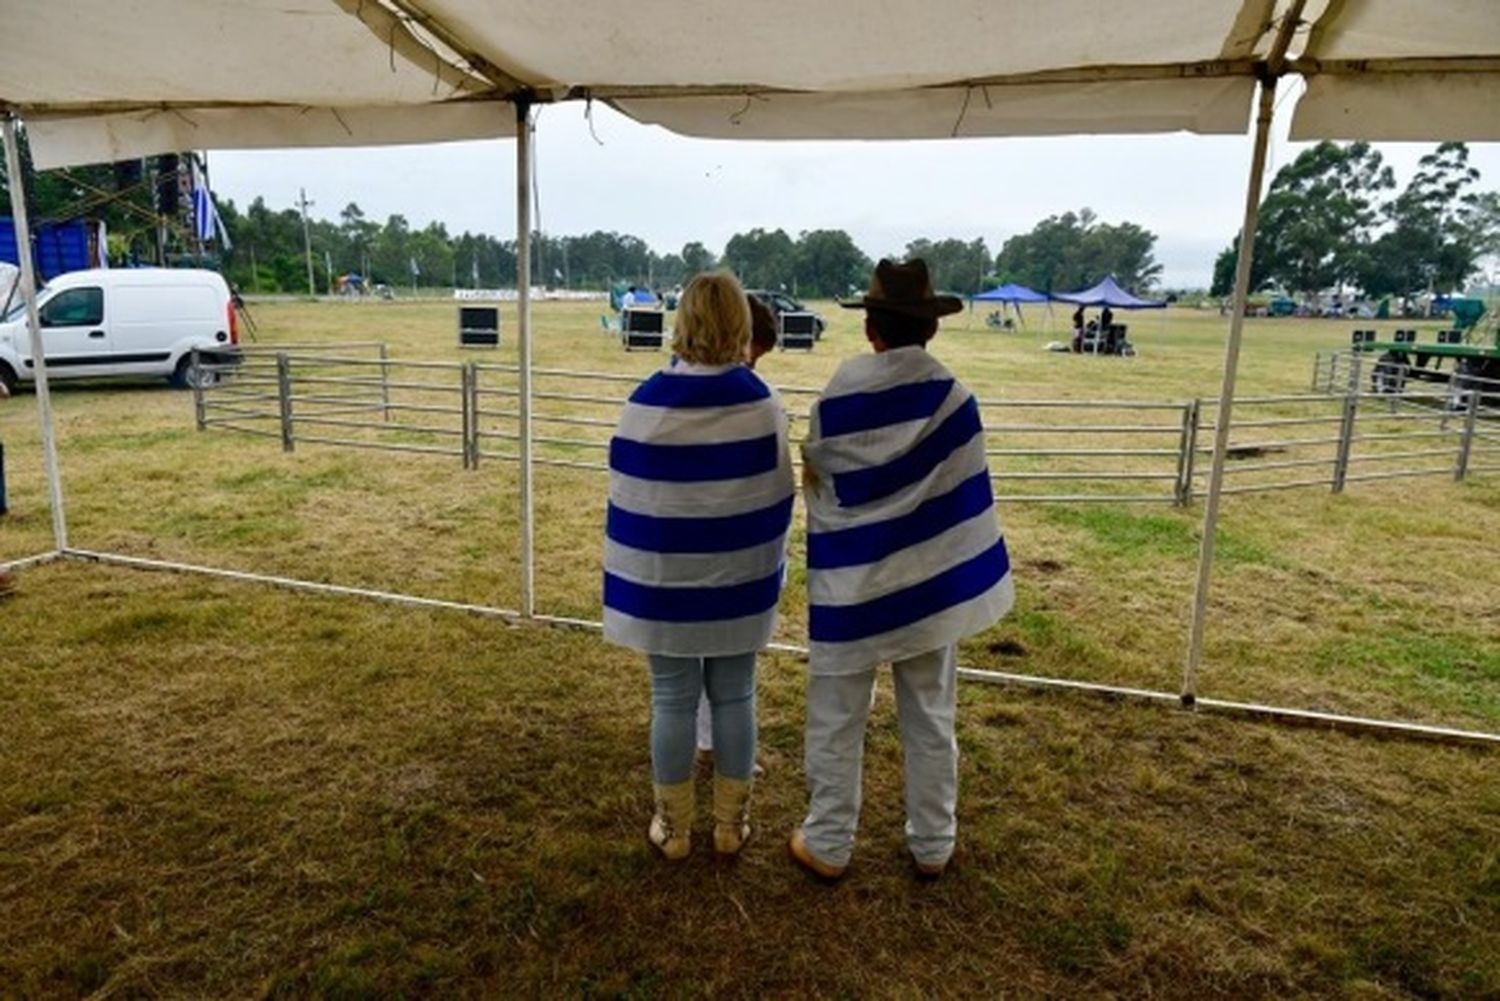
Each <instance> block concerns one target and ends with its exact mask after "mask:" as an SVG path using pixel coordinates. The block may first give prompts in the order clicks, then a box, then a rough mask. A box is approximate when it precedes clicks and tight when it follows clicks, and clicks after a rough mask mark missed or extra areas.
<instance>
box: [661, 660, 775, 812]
mask: <svg viewBox="0 0 1500 1001" xmlns="http://www.w3.org/2000/svg"><path fill="white" fill-rule="evenodd" d="M648 660H649V661H650V664H651V773H652V776H653V778H655V780H656V783H657V784H658V785H676V784H677V783H679V782H686V781H687V780H688V779H690V778H692V777H693V753H694V751H695V749H696V743H697V742H696V740H695V733H694V723H695V719H696V716H697V713H698V697H699V694H700V693H703V692H707V693H708V702H709V706H710V708H711V710H712V713H713V731H714V770H715V771H716V772H718V773H719V774H720V775H723V776H724V777H725V778H731V779H748V778H749V777H750V771H751V769H752V768H754V767H755V654H754V653H753V652H752V653H741V654H735V655H733V656H729V657H664V656H661V655H659V654H651V655H650V656H649V657H648Z"/></svg>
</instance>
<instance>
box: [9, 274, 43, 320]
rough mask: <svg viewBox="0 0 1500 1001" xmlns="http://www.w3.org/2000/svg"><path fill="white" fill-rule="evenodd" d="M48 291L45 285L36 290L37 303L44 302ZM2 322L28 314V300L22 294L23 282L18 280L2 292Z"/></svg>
mask: <svg viewBox="0 0 1500 1001" xmlns="http://www.w3.org/2000/svg"><path fill="white" fill-rule="evenodd" d="M46 292H47V286H45V285H43V286H42V287H41V288H39V289H37V290H36V300H37V305H38V306H40V305H41V304H42V299H43V297H44V296H45V294H46ZM0 298H3V301H0V310H3V312H0V323H9V322H10V321H11V320H19V319H20V318H21V317H23V316H25V315H26V300H25V299H24V298H23V297H22V296H21V283H20V282H17V283H16V284H14V285H12V286H11V287H10V288H9V289H7V290H5V291H4V292H3V293H0Z"/></svg>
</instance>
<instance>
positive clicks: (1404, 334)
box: [1396, 330, 1417, 344]
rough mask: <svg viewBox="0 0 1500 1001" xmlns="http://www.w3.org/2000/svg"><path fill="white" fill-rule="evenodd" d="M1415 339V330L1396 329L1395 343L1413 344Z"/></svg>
mask: <svg viewBox="0 0 1500 1001" xmlns="http://www.w3.org/2000/svg"><path fill="white" fill-rule="evenodd" d="M1416 340H1417V332H1416V331H1415V330H1398V331H1396V343H1397V344H1413V343H1415V342H1416Z"/></svg>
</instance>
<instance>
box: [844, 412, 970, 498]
mask: <svg viewBox="0 0 1500 1001" xmlns="http://www.w3.org/2000/svg"><path fill="white" fill-rule="evenodd" d="M982 430H983V427H982V426H981V425H980V423H979V404H978V403H976V402H975V401H974V397H972V396H971V397H969V398H968V399H967V400H965V401H964V402H963V406H961V407H959V408H958V409H957V410H955V411H953V413H951V414H949V415H948V416H947V418H945V419H944V420H943V423H941V424H939V425H938V426H937V427H936V428H935V429H934V430H933V431H932V433H931V434H929V435H928V436H927V437H925V438H923V439H922V440H921V441H919V442H917V444H916V445H914V446H913V447H912V449H911V450H910V451H908V452H907V453H906V454H905V455H902V456H900V457H898V458H896V459H893V460H891V461H890V462H887V463H886V464H885V465H883V466H870V467H868V468H865V469H855V470H851V471H849V472H846V473H834V474H833V490H834V493H836V494H837V495H838V498H839V504H840V505H841V506H843V507H855V506H857V505H859V504H868V503H870V502H871V501H876V500H879V499H880V498H882V497H889V496H890V495H891V494H893V493H895V492H896V491H898V490H902V489H904V488H906V487H908V486H911V485H912V484H913V483H917V482H920V481H921V480H922V479H923V478H924V477H926V476H927V475H928V474H929V473H931V472H932V471H933V470H934V469H936V468H937V467H938V466H939V465H941V464H942V462H943V460H944V459H946V458H948V456H950V455H952V454H953V453H954V452H955V451H957V450H958V449H959V448H962V447H963V446H964V445H966V444H967V443H968V442H969V441H970V439H972V438H973V437H974V436H975V435H976V434H979V432H980V431H982Z"/></svg>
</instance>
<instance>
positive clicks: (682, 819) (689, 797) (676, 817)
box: [647, 779, 695, 862]
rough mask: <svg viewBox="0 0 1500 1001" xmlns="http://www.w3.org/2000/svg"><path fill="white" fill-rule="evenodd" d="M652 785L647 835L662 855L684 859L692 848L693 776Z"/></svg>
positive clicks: (676, 859) (671, 858)
mask: <svg viewBox="0 0 1500 1001" xmlns="http://www.w3.org/2000/svg"><path fill="white" fill-rule="evenodd" d="M655 788H656V814H655V816H653V817H652V818H651V829H650V830H649V831H648V832H647V837H649V838H650V839H651V843H652V844H653V845H655V846H656V847H657V849H659V850H660V851H661V853H662V855H663V856H664V857H666V858H668V859H670V860H672V861H673V862H676V861H678V860H679V859H685V858H687V857H688V852H690V851H692V850H693V809H694V805H695V802H694V798H693V780H692V779H688V780H687V781H686V782H678V783H677V784H676V785H669V786H664V785H658V786H656V787H655Z"/></svg>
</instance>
